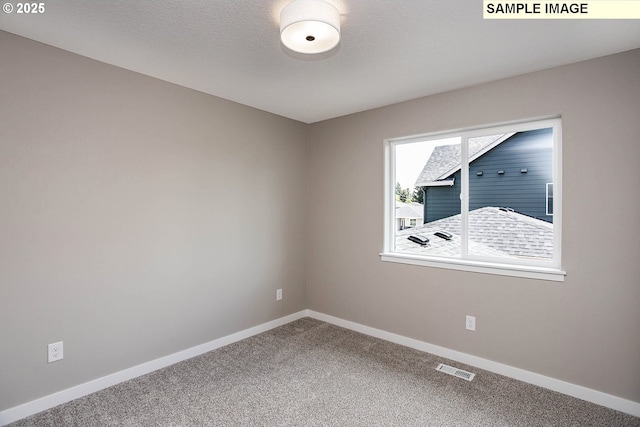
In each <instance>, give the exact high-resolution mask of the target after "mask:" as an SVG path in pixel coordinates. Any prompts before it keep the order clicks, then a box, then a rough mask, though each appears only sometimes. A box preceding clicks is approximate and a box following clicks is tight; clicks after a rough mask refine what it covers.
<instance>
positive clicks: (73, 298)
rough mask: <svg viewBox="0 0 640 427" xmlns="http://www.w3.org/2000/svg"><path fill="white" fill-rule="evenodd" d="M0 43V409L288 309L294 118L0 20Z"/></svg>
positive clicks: (296, 234)
mask: <svg viewBox="0 0 640 427" xmlns="http://www.w3.org/2000/svg"><path fill="white" fill-rule="evenodd" d="M0 56H1V58H2V59H1V60H0V82H1V83H0V197H1V201H0V337H1V341H0V348H1V353H0V410H3V409H7V408H9V407H12V406H15V405H17V404H20V403H24V402H27V401H30V400H33V399H35V398H38V397H40V396H44V395H47V394H50V393H53V392H55V391H59V390H62V389H65V388H67V387H70V386H73V385H76V384H79V383H83V382H86V381H89V380H91V379H94V378H98V377H102V376H104V375H107V374H110V373H113V372H116V371H119V370H122V369H125V368H129V367H132V366H134V365H136V364H139V363H142V362H147V361H150V360H153V359H155V358H158V357H161V356H164V355H167V354H171V353H174V352H176V351H179V350H183V349H186V348H189V347H191V346H194V345H197V344H202V343H204V342H208V341H210V340H213V339H216V338H219V337H221V336H225V335H228V334H230V333H234V332H237V331H240V330H243V329H246V328H248V327H251V326H255V325H257V324H261V323H264V322H267V321H269V320H273V319H276V318H279V317H282V316H284V315H287V314H290V313H292V312H296V311H299V310H302V309H304V308H306V302H305V301H306V300H305V287H304V283H305V258H304V251H303V250H301V247H300V244H301V242H302V241H303V240H302V239H300V235H302V233H304V230H305V209H306V208H305V205H306V199H305V194H306V192H305V189H306V183H305V179H306V175H305V166H304V162H305V159H306V154H305V150H306V148H305V143H304V142H305V138H306V131H307V127H306V125H304V124H301V123H298V122H294V121H291V120H288V119H284V118H282V117H278V116H275V115H271V114H267V113H264V112H261V111H258V110H255V109H251V108H247V107H244V106H240V105H238V104H234V103H231V102H228V101H225V100H222V99H219V98H215V97H212V96H208V95H205V94H202V93H198V92H195V91H192V90H188V89H185V88H181V87H179V86H175V85H171V84H168V83H165V82H161V81H159V80H155V79H152V78H148V77H145V76H142V75H139V74H135V73H132V72H129V71H125V70H122V69H118V68H115V67H112V66H108V65H105V64H103V63H99V62H96V61H93V60H90V59H86V58H82V57H80V56H77V55H74V54H71V53H67V52H64V51H61V50H58V49H54V48H51V47H48V46H44V45H41V44H38V43H35V42H32V41H29V40H26V39H22V38H19V37H16V36H13V35H10V34H8V33H5V32H0ZM280 287H281V288H283V289H284V299H283V300H282V301H281V302H276V301H275V291H276V288H280ZM58 340H64V345H65V358H64V360H63V361H61V362H56V363H53V364H50V365H48V364H47V363H46V345H47V343H51V342H55V341H58Z"/></svg>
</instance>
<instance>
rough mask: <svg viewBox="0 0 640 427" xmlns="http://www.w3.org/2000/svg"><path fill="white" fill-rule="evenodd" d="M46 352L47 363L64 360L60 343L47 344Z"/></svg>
mask: <svg viewBox="0 0 640 427" xmlns="http://www.w3.org/2000/svg"><path fill="white" fill-rule="evenodd" d="M47 350H48V352H47V353H48V357H47V361H48V362H49V363H51V362H57V361H58V360H62V359H64V347H63V343H62V341H60V342H54V343H52V344H49V345H48V346H47Z"/></svg>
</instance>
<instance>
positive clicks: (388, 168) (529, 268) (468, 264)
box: [380, 116, 566, 281]
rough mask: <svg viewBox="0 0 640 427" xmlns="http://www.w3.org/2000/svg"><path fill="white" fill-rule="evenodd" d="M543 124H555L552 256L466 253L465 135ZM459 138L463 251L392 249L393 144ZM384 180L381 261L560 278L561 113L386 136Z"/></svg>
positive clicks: (393, 197)
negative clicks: (534, 257) (504, 256)
mask: <svg viewBox="0 0 640 427" xmlns="http://www.w3.org/2000/svg"><path fill="white" fill-rule="evenodd" d="M542 128H553V139H554V140H553V177H554V179H553V182H554V188H553V190H554V206H553V208H554V216H553V218H554V219H553V227H554V232H553V239H554V242H553V244H554V249H553V254H554V256H553V259H552V260H549V261H547V260H506V259H505V260H503V259H497V258H488V257H482V256H474V255H471V254H468V250H467V244H468V241H467V237H466V236H467V235H468V233H467V231H468V210H469V201H468V193H469V158H468V157H469V156H468V144H467V143H466V141H467V140H468V139H469V138H472V137H475V136H478V133H482V134H486V133H487V132H490V133H491V134H500V133H508V132H523V131H529V130H535V129H542ZM453 136H461V137H462V144H461V145H462V147H461V151H462V154H461V156H462V159H461V178H462V179H461V181H462V183H461V184H462V194H461V195H460V198H461V214H462V236H463V239H462V249H461V254H460V257H459V258H448V257H438V256H429V255H423V254H412V253H407V252H396V251H395V235H396V230H395V222H394V221H395V203H394V200H395V185H396V170H395V168H396V158H395V147H396V146H397V145H401V144H410V143H415V142H424V141H430V140H438V139H444V138H450V137H453ZM384 158H385V184H384V200H385V207H384V209H385V210H384V249H383V251H382V253H380V258H381V260H382V261H389V262H396V263H402V264H412V265H422V266H428V267H436V268H446V269H453V270H463V271H473V272H479V273H489V274H498V275H506V276H515V277H526V278H533V279H542V280H552V281H564V277H565V275H566V272H565V271H563V270H562V123H561V119H560V116H553V117H545V118H539V119H530V120H524V121H517V122H507V123H501V124H493V125H486V126H478V127H472V128H464V129H454V130H447V131H443V132H435V133H429V134H423V135H415V136H409V137H400V138H390V139H385V140H384Z"/></svg>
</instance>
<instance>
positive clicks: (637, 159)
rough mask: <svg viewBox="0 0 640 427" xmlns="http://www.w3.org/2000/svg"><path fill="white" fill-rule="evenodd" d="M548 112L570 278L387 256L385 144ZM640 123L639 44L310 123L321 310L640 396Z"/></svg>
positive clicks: (315, 279) (310, 283) (312, 231)
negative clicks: (559, 139)
mask: <svg viewBox="0 0 640 427" xmlns="http://www.w3.org/2000/svg"><path fill="white" fill-rule="evenodd" d="M550 114H562V120H563V122H562V124H563V148H564V149H563V157H564V158H563V168H564V171H563V178H564V230H563V254H564V256H563V264H564V268H565V269H566V271H567V277H566V281H565V282H563V283H556V282H547V281H538V280H531V279H518V278H510V277H504V276H494V275H486V274H479V273H470V272H462V271H449V270H444V269H436V268H427V267H419V266H409V265H403V264H394V263H388V262H382V261H380V258H379V256H378V254H379V253H380V252H381V251H382V242H383V139H384V138H391V137H402V136H406V135H415V134H420V133H424V132H433V131H441V130H447V129H456V128H461V127H468V126H476V125H481V124H485V123H496V122H504V121H509V120H518V119H523V118H528V117H540V116H546V115H550ZM639 118H640V50H636V51H631V52H627V53H623V54H618V55H615V56H610V57H605V58H600V59H596V60H592V61H589V62H584V63H579V64H575V65H571V66H566V67H562V68H557V69H552V70H548V71H543V72H537V73H533V74H528V75H524V76H520V77H516V78H511V79H507V80H502V81H498V82H494V83H489V84H484V85H479V86H474V87H470V88H467V89H463V90H458V91H454V92H449V93H444V94H439V95H434V96H430V97H426V98H421V99H418V100H414V101H410V102H405V103H401V104H397V105H393V106H389V107H385V108H381V109H376V110H371V111H368V112H363V113H359V114H354V115H350V116H346V117H342V118H338V119H334V120H330V121H326V122H322V123H317V124H314V125H312V126H311V129H310V134H309V188H313V189H314V193H313V194H314V197H313V198H312V199H310V200H309V211H308V224H309V236H308V239H307V241H308V244H309V247H308V255H307V257H308V265H307V269H308V271H307V298H308V299H307V302H308V306H309V308H311V309H313V310H317V311H319V312H323V313H326V314H330V315H334V316H338V317H340V318H344V319H347V320H351V321H355V322H358V323H362V324H365V325H368V326H371V327H375V328H380V329H383V330H387V331H390V332H394V333H398V334H401V335H405V336H408V337H411V338H416V339H419V340H423V341H426V342H429V343H432V344H436V345H440V346H444V347H447V348H450V349H454V350H459V351H462V352H465V353H469V354H472V355H476V356H479V357H483V358H486V359H489V360H493V361H496V362H500V363H504V364H507V365H511V366H515V367H518V368H523V369H526V370H530V371H533V372H537V373H541V374H543V375H547V376H551V377H554V378H557V379H560V380H565V381H569V382H571V383H575V384H579V385H582V386H586V387H590V388H593V389H596V390H599V391H602V392H605V393H610V394H613V395H616V396H620V397H623V398H627V399H630V400H633V401H636V402H640V386H639V384H640V363H638V361H640V332H639V331H640V222H639V218H640V197H638V194H639V190H638V188H639V187H640V120H638V119H639ZM363 213H366V214H363ZM465 314H470V315H474V316H476V317H477V331H476V332H475V333H473V332H468V331H465V329H464V318H465Z"/></svg>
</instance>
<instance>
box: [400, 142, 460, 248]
mask: <svg viewBox="0 0 640 427" xmlns="http://www.w3.org/2000/svg"><path fill="white" fill-rule="evenodd" d="M461 147H462V145H461V138H460V137H454V138H446V139H439V140H431V141H426V142H416V143H408V144H399V145H397V146H396V147H395V150H396V151H395V153H396V156H395V158H396V164H395V170H396V180H397V184H396V199H395V251H397V252H403V253H415V254H422V255H429V256H439V257H460V253H461V250H460V248H461V246H460V241H461V240H460V233H461V215H460V206H461V204H460V190H461V183H462V180H461V169H460V166H461V165H460V160H461ZM408 195H411V196H410V197H409V196H408ZM413 216H415V218H414V217H413ZM412 219H415V224H416V225H415V226H411V224H412V221H411V220H412ZM436 233H438V235H436ZM439 236H440V237H439Z"/></svg>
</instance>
